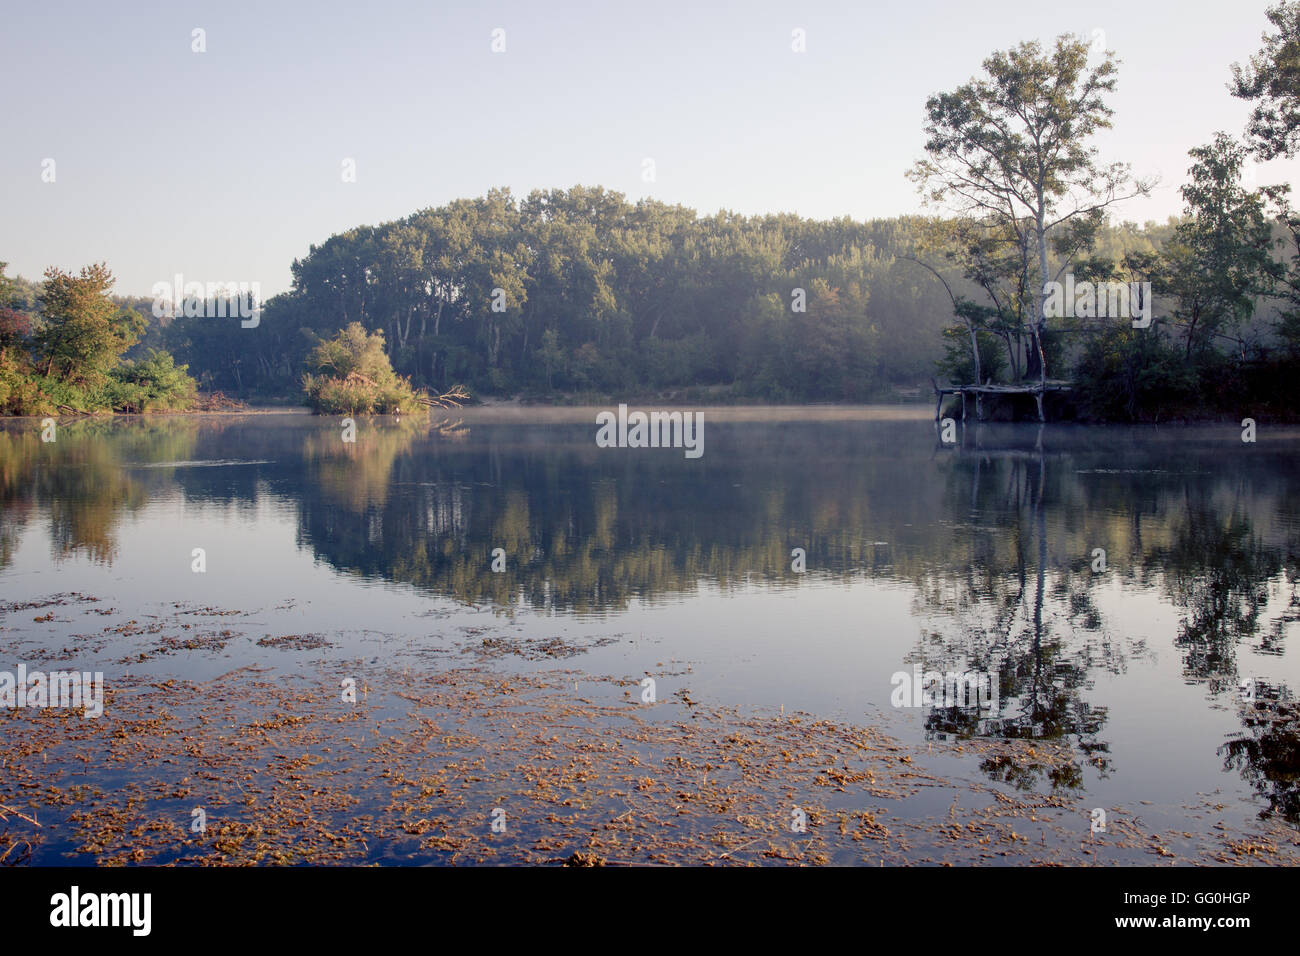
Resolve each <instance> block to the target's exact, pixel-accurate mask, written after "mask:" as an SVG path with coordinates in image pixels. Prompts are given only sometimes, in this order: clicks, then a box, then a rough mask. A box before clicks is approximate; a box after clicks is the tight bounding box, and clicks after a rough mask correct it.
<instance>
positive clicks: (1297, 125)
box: [1228, 0, 1300, 160]
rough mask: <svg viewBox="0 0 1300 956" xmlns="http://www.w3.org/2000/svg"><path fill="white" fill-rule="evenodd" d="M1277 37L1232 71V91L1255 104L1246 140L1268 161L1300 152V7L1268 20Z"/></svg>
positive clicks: (1287, 6)
mask: <svg viewBox="0 0 1300 956" xmlns="http://www.w3.org/2000/svg"><path fill="white" fill-rule="evenodd" d="M1265 15H1266V16H1267V17H1268V19H1269V22H1270V23H1272V24H1273V26H1274V28H1275V32H1273V33H1265V34H1263V36H1262V39H1263V41H1264V46H1263V48H1262V49H1261V50H1260V51H1259V52H1258V53H1256V54H1255V55H1254V56H1252V57H1251V58H1250V63H1249V64H1248V65H1247V66H1245V67H1243V66H1241V65H1240V64H1237V63H1234V64H1233V65H1232V81H1231V82H1230V83H1229V84H1228V89H1229V90H1230V91H1231V92H1232V95H1233V96H1236V97H1238V98H1239V99H1243V100H1250V101H1253V102H1254V104H1255V106H1254V108H1253V109H1252V110H1251V114H1250V119H1249V121H1248V122H1247V124H1246V139H1247V141H1248V142H1249V144H1250V147H1251V150H1252V152H1254V154H1255V155H1256V156H1258V157H1259V158H1260V159H1262V160H1270V159H1276V158H1277V157H1279V156H1292V155H1294V153H1295V151H1296V147H1297V146H1300V2H1297V0H1287V2H1285V3H1279V4H1277V5H1276V6H1273V7H1269V9H1268V11H1267V13H1266V14H1265Z"/></svg>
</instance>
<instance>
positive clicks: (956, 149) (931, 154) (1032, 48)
mask: <svg viewBox="0 0 1300 956" xmlns="http://www.w3.org/2000/svg"><path fill="white" fill-rule="evenodd" d="M1088 52H1089V43H1088V41H1087V40H1085V39H1082V38H1080V37H1072V36H1068V35H1064V36H1060V37H1058V38H1057V40H1056V42H1055V45H1054V46H1053V47H1052V49H1050V50H1047V51H1044V49H1043V48H1042V45H1041V44H1039V43H1038V42H1037V41H1032V42H1028V43H1021V44H1020V45H1019V46H1017V47H1015V48H1013V49H1011V50H1008V51H1006V52H998V53H994V54H993V55H992V56H990V57H989V58H988V59H986V60H985V61H984V73H985V75H984V76H982V77H976V78H973V79H972V80H971V81H970V82H969V83H966V84H965V85H963V86H960V87H958V88H957V89H956V90H954V91H953V92H951V93H941V94H938V95H936V96H932V97H930V99H929V100H928V101H927V102H926V126H925V132H926V137H927V138H926V144H925V149H926V152H927V154H928V158H927V159H923V160H920V161H918V162H917V163H916V165H915V166H914V167H913V169H912V170H911V172H910V173H909V177H910V178H911V179H912V180H913V181H914V182H916V183H917V185H918V187H919V188H920V190H921V192H922V194H923V195H924V196H925V197H926V200H927V201H928V202H931V203H938V204H948V205H951V206H954V207H955V209H956V211H957V214H958V215H959V216H960V217H962V218H963V219H965V220H967V221H968V222H970V223H974V224H978V225H982V226H984V227H986V228H987V229H989V230H990V231H991V232H993V233H995V234H1000V235H1001V236H1002V237H1005V241H1010V243H1011V244H1012V245H1013V246H1014V247H1015V248H1017V249H1023V250H1029V251H1031V252H1032V254H1033V255H1034V257H1035V258H1036V260H1037V261H1036V263H1035V264H1036V266H1037V269H1036V276H1035V280H1036V281H1035V282H1034V283H1033V286H1032V289H1033V292H1034V311H1033V318H1032V324H1031V327H1030V330H1029V332H1030V341H1031V347H1030V349H1029V352H1028V354H1027V356H1026V372H1027V374H1028V375H1030V376H1032V377H1038V378H1043V377H1045V376H1046V367H1045V362H1044V361H1043V359H1044V352H1043V338H1044V333H1045V331H1046V327H1047V316H1046V301H1047V290H1046V283H1047V282H1048V281H1051V280H1052V279H1054V278H1056V277H1059V275H1060V274H1061V272H1062V271H1064V270H1065V269H1066V268H1068V265H1069V263H1068V260H1067V261H1066V262H1064V263H1062V265H1061V268H1060V269H1059V270H1058V271H1057V273H1056V275H1055V276H1054V275H1053V274H1052V273H1051V272H1050V271H1049V261H1048V252H1049V245H1050V244H1051V241H1052V239H1053V237H1054V235H1057V234H1059V233H1060V232H1061V231H1062V230H1064V229H1066V228H1068V227H1072V226H1074V225H1075V224H1076V222H1077V221H1079V220H1088V219H1092V220H1093V221H1094V222H1095V221H1096V218H1097V217H1098V216H1099V215H1100V214H1101V213H1102V212H1103V211H1104V210H1106V209H1107V208H1108V207H1110V206H1111V205H1113V204H1114V203H1116V202H1118V201H1120V200H1122V199H1128V198H1132V197H1134V196H1139V195H1146V194H1147V193H1148V192H1149V190H1150V185H1151V184H1150V183H1149V182H1147V181H1144V180H1140V179H1134V178H1133V177H1132V175H1131V173H1130V171H1129V167H1128V166H1127V165H1125V164H1122V163H1114V164H1111V165H1105V166H1103V165H1101V164H1100V163H1099V162H1098V159H1097V150H1096V148H1095V147H1094V146H1092V145H1091V144H1090V139H1091V137H1092V136H1093V135H1094V134H1095V133H1097V132H1098V131H1099V130H1102V129H1107V128H1109V127H1110V125H1111V121H1110V117H1111V115H1112V113H1113V110H1112V109H1111V108H1110V106H1109V105H1107V102H1106V95H1107V94H1108V93H1111V92H1113V91H1114V89H1115V73H1116V71H1117V64H1116V60H1115V57H1114V54H1112V53H1110V52H1107V53H1105V54H1104V55H1103V57H1102V58H1101V61H1100V62H1099V63H1098V64H1097V65H1095V66H1092V67H1089V65H1088Z"/></svg>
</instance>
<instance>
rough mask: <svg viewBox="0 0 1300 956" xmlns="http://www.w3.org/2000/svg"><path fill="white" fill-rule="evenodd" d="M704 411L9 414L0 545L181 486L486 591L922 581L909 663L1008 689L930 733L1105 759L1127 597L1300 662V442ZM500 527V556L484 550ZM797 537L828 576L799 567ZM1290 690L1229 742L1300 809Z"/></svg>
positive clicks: (1219, 662)
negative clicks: (706, 428)
mask: <svg viewBox="0 0 1300 956" xmlns="http://www.w3.org/2000/svg"><path fill="white" fill-rule="evenodd" d="M710 428H711V434H710V444H709V453H708V455H706V456H705V457H704V458H703V459H700V460H699V461H686V460H684V459H683V458H682V456H680V455H672V454H667V453H665V454H654V453H653V450H647V451H648V453H645V454H636V453H629V452H628V451H626V450H624V451H619V450H611V449H598V448H596V447H595V445H594V441H593V435H594V427H593V426H590V425H587V424H585V423H583V424H579V423H570V424H566V423H552V424H547V425H544V426H541V425H530V424H526V423H495V424H492V423H489V424H474V423H471V427H470V428H469V429H468V431H466V430H464V429H453V430H448V429H445V428H444V429H440V428H437V427H431V426H430V425H429V424H428V423H415V422H410V421H407V422H401V423H397V422H392V421H380V420H375V421H369V422H367V421H362V422H359V423H358V430H357V441H356V442H355V443H345V442H343V441H342V439H341V435H340V431H339V427H338V423H337V422H335V421H333V420H321V419H309V418H305V417H302V418H285V417H279V416H275V417H258V416H249V417H238V416H233V417H226V418H202V419H195V418H170V419H150V420H146V421H144V422H118V421H114V422H81V423H70V424H66V425H63V426H61V427H60V431H59V439H58V441H57V442H55V443H51V444H46V443H42V442H41V441H40V437H39V432H38V430H37V429H36V428H35V427H34V426H28V427H24V426H21V425H12V426H7V427H5V428H4V429H0V504H2V505H3V509H2V511H0V567H3V566H6V565H8V564H9V563H10V562H11V561H12V559H13V554H14V552H15V548H16V547H17V545H18V542H19V540H20V538H21V536H22V534H23V532H24V530H25V529H27V528H30V527H32V526H34V525H38V524H43V525H44V527H45V530H46V533H47V535H48V539H49V541H50V547H51V549H52V552H53V553H52V558H54V559H55V560H59V559H62V558H66V557H68V556H71V555H82V556H84V557H85V558H87V559H89V560H91V561H94V562H100V563H110V562H112V560H113V558H114V554H115V553H116V549H117V548H118V542H117V535H118V529H119V525H120V522H121V521H122V520H123V517H124V516H126V515H130V514H133V513H136V512H138V511H140V510H141V509H142V508H144V507H145V506H146V505H147V504H148V503H149V502H150V501H151V500H154V499H155V498H159V499H161V498H165V497H169V496H171V497H175V496H179V497H180V498H181V499H182V500H183V501H185V502H186V503H196V504H202V505H209V504H220V505H225V506H231V507H234V508H235V509H237V510H238V509H247V510H248V511H249V512H250V513H251V512H252V511H254V510H255V508H256V505H257V504H258V503H259V502H260V501H262V500H264V499H267V498H270V499H273V500H275V501H276V502H278V503H280V504H281V505H284V506H287V507H289V508H290V509H292V510H293V512H294V513H295V514H296V522H297V536H298V544H299V547H301V548H302V549H305V550H307V551H309V552H311V553H312V554H313V555H314V556H315V557H316V558H318V559H320V560H322V561H324V562H327V563H328V564H329V565H331V566H332V567H334V568H336V569H338V570H340V571H342V572H346V573H349V574H353V575H357V576H360V577H364V578H371V579H377V580H383V581H388V582H397V583H403V584H407V585H410V586H412V587H414V588H416V589H419V590H422V591H426V592H428V593H432V594H437V595H443V596H448V597H452V598H455V599H456V600H459V601H462V602H466V603H470V604H482V603H484V602H497V603H500V604H511V605H515V604H520V603H522V604H523V605H526V606H530V607H534V608H540V609H546V610H548V611H552V612H557V613H569V612H582V613H588V614H604V613H615V612H618V611H619V610H621V609H623V608H626V607H627V606H628V605H629V603H630V602H632V601H633V600H634V599H636V600H640V601H644V602H651V603H654V602H671V601H674V600H677V599H679V598H680V597H682V596H684V595H690V594H692V593H694V592H695V591H697V590H698V589H699V588H701V586H702V585H704V584H708V585H709V586H712V587H717V588H719V589H721V590H723V591H729V590H735V589H740V588H745V587H753V586H758V587H762V588H770V589H778V588H797V587H806V586H819V585H834V584H836V583H837V582H847V581H850V580H855V579H860V578H862V577H868V578H871V579H876V580H881V581H888V582H892V583H895V584H897V585H900V586H904V587H906V588H907V589H909V592H910V593H911V594H912V595H913V617H914V619H915V620H916V622H917V623H918V625H919V627H920V634H919V636H918V639H917V641H916V642H915V646H914V650H913V653H912V655H911V657H910V658H909V659H908V661H907V662H906V663H907V665H908V666H911V665H912V664H916V665H918V666H921V667H922V668H923V669H925V670H930V669H934V670H937V671H941V672H947V671H978V672H984V673H988V674H991V675H995V679H996V681H997V688H998V700H997V705H996V707H995V708H991V709H990V708H986V709H983V710H979V709H961V708H955V707H935V708H932V709H931V710H930V712H929V713H928V714H927V715H926V717H925V728H926V732H927V733H928V734H930V735H933V736H936V737H959V738H961V737H1002V738H1034V739H1043V740H1063V741H1068V742H1070V744H1071V745H1072V746H1073V747H1074V748H1076V750H1077V751H1078V752H1079V753H1081V754H1082V755H1083V756H1084V758H1085V760H1086V762H1088V763H1090V764H1091V765H1092V766H1093V767H1095V768H1096V769H1097V771H1098V772H1099V773H1101V774H1103V775H1104V774H1106V773H1107V772H1108V770H1109V769H1110V759H1111V758H1110V754H1111V749H1112V748H1111V743H1110V742H1109V741H1108V740H1107V738H1106V734H1107V724H1108V720H1109V719H1110V714H1109V711H1108V708H1107V707H1106V706H1104V705H1100V704H1097V703H1095V701H1094V700H1092V699H1091V696H1092V695H1091V691H1092V689H1093V687H1094V685H1095V682H1096V681H1097V679H1098V677H1099V676H1100V675H1122V674H1124V672H1125V670H1126V668H1127V667H1129V666H1130V665H1131V664H1132V663H1133V662H1134V661H1135V660H1138V659H1141V658H1144V657H1145V656H1146V655H1148V654H1150V653H1151V651H1152V647H1151V645H1150V644H1149V643H1148V641H1147V639H1146V637H1145V635H1143V634H1142V633H1140V629H1138V628H1136V627H1135V626H1134V620H1133V619H1132V618H1131V617H1128V616H1126V615H1125V614H1124V613H1122V612H1117V611H1116V610H1115V607H1116V600H1117V598H1116V595H1117V594H1118V595H1119V597H1120V598H1122V599H1124V600H1129V599H1132V598H1135V597H1137V596H1141V595H1144V594H1155V595H1159V596H1161V597H1163V598H1164V599H1165V600H1166V601H1167V602H1169V603H1170V604H1171V605H1172V606H1173V607H1175V608H1177V610H1178V616H1179V623H1178V626H1177V629H1176V633H1172V634H1169V635H1165V636H1163V637H1162V638H1160V640H1161V641H1162V644H1161V646H1159V648H1158V649H1159V650H1166V649H1169V648H1173V649H1175V650H1176V652H1177V653H1178V654H1179V655H1180V659H1181V669H1182V675H1183V678H1184V680H1186V681H1188V682H1192V683H1195V684H1197V685H1198V686H1202V687H1204V689H1205V693H1206V695H1207V696H1208V697H1209V698H1210V699H1211V700H1212V701H1215V702H1217V704H1218V705H1220V706H1228V705H1232V706H1235V705H1236V699H1237V692H1238V687H1239V684H1240V682H1241V680H1242V679H1243V678H1244V677H1250V676H1254V675H1249V674H1242V673H1241V672H1240V670H1241V669H1240V665H1239V659H1240V654H1241V652H1242V649H1243V648H1247V649H1249V650H1251V651H1252V653H1264V654H1268V655H1273V656H1275V657H1280V656H1282V655H1284V654H1285V650H1286V637H1287V635H1288V632H1290V633H1294V632H1295V627H1296V624H1297V622H1298V621H1300V599H1298V597H1297V591H1296V581H1297V579H1298V578H1300V568H1297V553H1298V549H1297V538H1298V536H1300V524H1298V523H1297V520H1296V515H1297V511H1298V509H1297V505H1300V478H1298V477H1297V474H1296V471H1295V469H1294V467H1293V463H1294V460H1295V459H1294V449H1295V448H1296V445H1295V444H1294V443H1289V442H1286V443H1281V442H1280V443H1278V444H1277V445H1275V446H1268V445H1260V446H1259V447H1258V448H1257V449H1251V450H1249V451H1243V450H1242V449H1241V448H1240V447H1237V448H1232V447H1231V445H1230V443H1229V442H1228V440H1227V439H1225V438H1223V437H1222V436H1219V435H1217V434H1216V433H1214V432H1200V431H1191V432H1175V433H1162V432H1155V431H1151V430H1147V431H1139V430H1122V429H1121V430H1088V429H1073V430H1071V429H1058V430H1047V431H1046V432H1045V431H1043V430H1041V429H1028V430H1027V429H1016V428H999V427H997V426H980V427H976V428H969V429H966V430H965V431H964V432H963V433H962V435H961V440H960V442H959V444H958V445H957V446H956V447H950V446H943V445H941V444H936V442H935V439H934V436H932V435H929V434H928V431H927V429H926V428H925V427H924V426H918V424H917V423H915V422H873V423H870V424H866V423H862V422H839V421H828V422H824V423H819V424H810V423H808V422H770V423H758V422H732V423H726V422H719V423H711V424H710ZM1233 434H1235V432H1234V433H1233ZM205 463H207V464H210V465H215V464H220V465H221V467H216V466H213V467H203V465H204V464H205ZM496 548H503V549H505V551H506V554H507V555H508V560H507V566H506V571H505V572H504V573H495V572H493V571H492V570H491V554H492V551H493V549H496ZM793 548H803V549H805V551H806V553H807V561H808V573H807V574H806V575H797V574H794V573H792V571H791V550H792V549H793ZM1099 550H1100V551H1103V552H1104V558H1105V563H1104V568H1103V569H1102V570H1100V571H1099V570H1098V569H1097V558H1096V555H1097V553H1098V551H1099ZM1107 607H1110V608H1111V609H1110V610H1109V611H1108V610H1106V608H1107ZM1153 640H1154V638H1153ZM1273 704H1274V705H1275V706H1273V709H1272V710H1269V709H1267V708H1265V709H1263V710H1261V709H1260V707H1259V706H1256V707H1250V708H1242V710H1241V734H1240V736H1238V737H1236V738H1235V739H1233V740H1231V741H1229V742H1228V743H1227V744H1225V745H1224V746H1223V747H1222V748H1221V750H1220V753H1221V755H1222V756H1223V759H1224V763H1225V767H1226V768H1228V769H1234V770H1236V771H1237V772H1239V773H1240V774H1241V776H1242V778H1243V779H1244V780H1245V781H1246V782H1247V783H1248V784H1249V785H1250V786H1251V787H1252V788H1254V789H1255V791H1256V792H1257V793H1258V794H1259V795H1260V797H1261V799H1262V800H1264V801H1265V802H1267V804H1268V806H1269V809H1270V812H1273V813H1276V814H1278V815H1280V816H1282V817H1284V818H1286V819H1288V820H1292V821H1294V820H1296V819H1297V818H1298V816H1300V771H1298V756H1297V742H1296V740H1297V738H1296V729H1297V728H1296V720H1295V710H1294V705H1293V704H1290V703H1287V701H1286V700H1284V699H1279V700H1278V701H1274V702H1273ZM1261 706H1262V705H1261ZM1288 708H1289V709H1288ZM1209 746H1213V744H1210V745H1209ZM983 770H984V772H985V773H986V774H988V775H989V776H990V777H992V778H994V779H998V780H1001V781H1005V782H1009V783H1012V784H1015V785H1018V786H1024V787H1040V786H1042V785H1044V783H1045V782H1046V783H1047V784H1049V785H1050V786H1053V787H1056V788H1067V789H1069V788H1077V787H1079V786H1081V785H1082V778H1081V775H1080V770H1079V768H1078V766H1077V765H1071V766H1070V767H1069V768H1065V769H1062V768H1060V767H1053V766H1050V765H1047V764H1043V765H1041V766H1035V765H1033V764H1032V763H1031V764H1026V763H1024V762H1021V763H1016V764H1011V763H1009V762H1007V761H1006V760H1005V759H1001V758H989V759H988V760H987V761H986V762H985V765H984V766H983Z"/></svg>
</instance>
